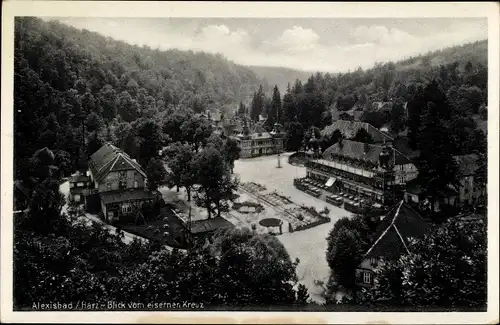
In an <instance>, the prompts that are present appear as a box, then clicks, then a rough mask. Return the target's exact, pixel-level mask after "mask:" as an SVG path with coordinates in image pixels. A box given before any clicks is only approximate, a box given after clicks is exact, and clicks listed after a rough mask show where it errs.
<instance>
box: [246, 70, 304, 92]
mask: <svg viewBox="0 0 500 325" xmlns="http://www.w3.org/2000/svg"><path fill="white" fill-rule="evenodd" d="M248 68H249V69H250V70H252V71H253V72H254V73H255V74H256V75H257V77H259V78H260V79H262V80H266V81H267V84H268V85H269V86H270V87H272V86H274V85H277V86H278V88H279V90H280V91H281V92H284V91H285V90H286V87H287V84H288V82H290V80H296V79H299V80H301V81H306V80H307V78H309V77H310V76H311V72H307V71H302V70H294V69H289V68H284V67H264V66H255V65H251V66H248Z"/></svg>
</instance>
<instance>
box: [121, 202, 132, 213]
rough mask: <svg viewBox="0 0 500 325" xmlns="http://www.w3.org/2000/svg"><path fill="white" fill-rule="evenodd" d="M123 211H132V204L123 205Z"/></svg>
mask: <svg viewBox="0 0 500 325" xmlns="http://www.w3.org/2000/svg"><path fill="white" fill-rule="evenodd" d="M122 212H123V213H124V214H126V213H130V212H132V206H131V205H130V204H124V205H122Z"/></svg>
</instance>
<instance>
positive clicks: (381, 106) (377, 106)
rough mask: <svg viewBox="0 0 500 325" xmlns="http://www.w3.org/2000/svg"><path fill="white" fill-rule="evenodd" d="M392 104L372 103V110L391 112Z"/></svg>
mask: <svg viewBox="0 0 500 325" xmlns="http://www.w3.org/2000/svg"><path fill="white" fill-rule="evenodd" d="M392 105H393V103H392V102H373V103H372V109H373V110H376V111H390V110H392Z"/></svg>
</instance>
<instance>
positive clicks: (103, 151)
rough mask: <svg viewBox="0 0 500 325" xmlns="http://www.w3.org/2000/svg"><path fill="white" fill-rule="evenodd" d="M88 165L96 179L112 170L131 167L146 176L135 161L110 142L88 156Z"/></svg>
mask: <svg viewBox="0 0 500 325" xmlns="http://www.w3.org/2000/svg"><path fill="white" fill-rule="evenodd" d="M89 167H90V171H91V172H92V175H93V176H94V179H95V180H96V181H99V180H101V179H102V178H104V176H106V175H107V174H108V173H110V172H112V171H121V170H131V169H134V170H137V171H138V172H139V173H140V174H142V175H143V176H144V177H146V174H145V173H144V171H143V170H142V168H141V166H140V165H139V164H138V163H137V162H135V161H134V160H132V158H130V156H129V155H127V154H126V153H125V152H123V151H122V150H120V149H119V148H117V147H115V146H113V145H112V144H110V143H107V144H105V145H104V146H102V147H101V148H100V149H99V150H97V151H96V152H95V153H94V154H93V155H92V156H91V157H90V162H89Z"/></svg>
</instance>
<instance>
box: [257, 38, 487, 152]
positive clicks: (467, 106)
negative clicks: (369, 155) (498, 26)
mask: <svg viewBox="0 0 500 325" xmlns="http://www.w3.org/2000/svg"><path fill="white" fill-rule="evenodd" d="M433 81H434V82H435V83H436V84H435V85H434V89H433V91H437V92H439V94H440V96H441V95H442V96H444V97H445V99H444V101H443V105H445V106H446V107H448V106H449V109H451V114H452V116H453V117H454V118H460V120H456V119H455V120H454V123H456V125H454V126H453V129H454V130H459V129H462V130H468V131H464V132H472V130H475V129H476V127H477V124H480V125H479V126H481V128H483V131H486V130H485V129H484V126H485V125H486V123H485V120H486V118H487V96H488V68H487V42H486V41H480V42H475V43H471V44H466V45H463V46H457V47H453V48H448V49H444V50H441V51H436V52H432V53H428V54H426V55H422V56H418V57H414V58H409V59H406V60H404V61H400V62H396V63H394V62H387V63H384V64H382V63H379V64H376V65H375V66H374V67H373V68H371V69H368V70H362V69H357V70H356V71H353V72H347V73H339V74H336V75H333V74H330V73H316V74H313V75H311V76H310V77H309V78H308V80H307V81H306V82H305V83H304V82H302V81H300V80H295V82H293V80H290V82H291V86H290V87H289V88H288V89H287V90H286V92H285V94H284V96H283V97H282V109H281V111H280V112H279V115H280V116H282V121H283V122H284V123H285V125H287V126H288V133H289V141H288V147H289V148H288V149H289V150H294V149H296V148H298V147H299V146H300V145H301V141H302V137H301V136H300V134H303V133H304V132H306V131H307V130H309V128H310V127H311V126H314V127H318V128H323V127H325V126H327V125H329V124H331V122H332V121H333V120H336V119H338V118H339V113H341V112H342V111H351V113H352V112H354V111H359V112H360V113H362V114H360V116H361V120H362V121H365V122H369V123H371V124H373V125H374V126H376V127H381V126H383V125H387V126H388V127H389V128H390V129H391V131H393V132H395V133H398V132H401V131H405V130H408V131H409V136H410V138H411V140H412V144H413V146H414V148H416V147H417V145H416V142H417V138H418V129H419V127H420V118H421V115H422V113H423V108H424V106H425V105H426V104H425V103H424V101H425V100H427V99H425V98H423V97H422V96H424V95H423V94H424V89H425V88H426V87H427V86H428V85H429V84H431V83H432V82H433ZM274 97H276V96H274ZM376 102H379V103H384V102H390V104H391V105H389V106H388V107H389V109H386V110H385V112H381V111H380V110H378V109H377V108H374V103H376ZM274 106H280V105H274ZM272 107H273V104H272V100H271V99H270V98H269V97H267V96H266V94H264V92H262V91H260V90H259V91H256V93H255V94H254V99H253V101H252V104H251V107H250V109H249V110H250V111H251V112H252V113H251V116H253V117H256V116H258V113H259V112H264V113H270V114H271V115H272V116H276V113H275V110H272V109H271V108H272ZM439 109H442V110H445V109H448V108H444V106H443V107H441V108H439ZM450 127H451V126H450ZM457 137H458V135H457ZM461 137H463V138H461V139H462V140H463V139H466V138H467V137H466V136H465V135H461ZM461 142H462V143H463V141H461ZM462 149H463V148H462ZM462 149H460V150H458V149H457V150H458V151H459V152H463V151H464V150H462Z"/></svg>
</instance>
